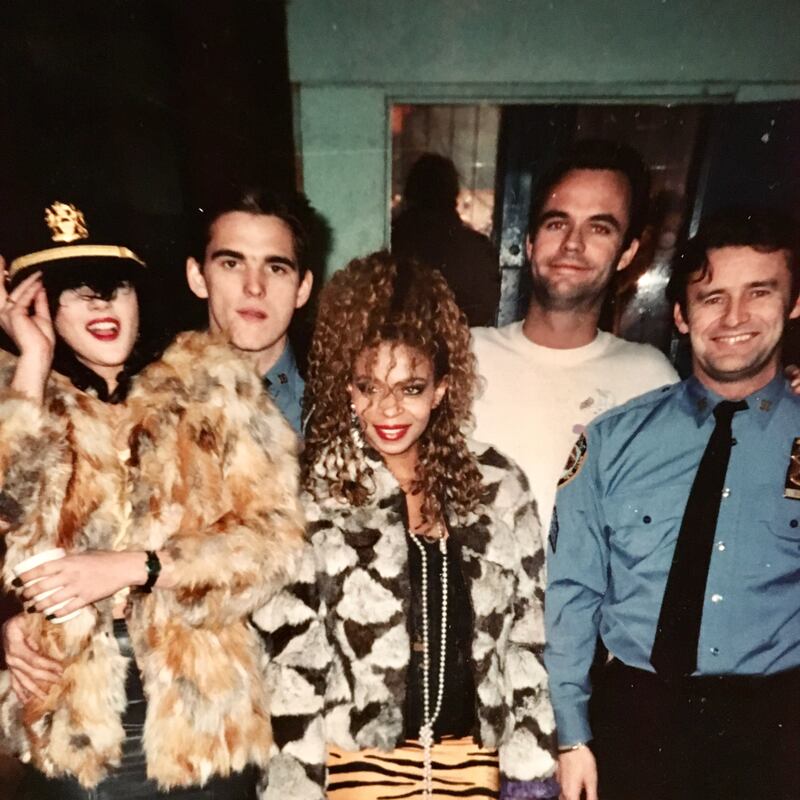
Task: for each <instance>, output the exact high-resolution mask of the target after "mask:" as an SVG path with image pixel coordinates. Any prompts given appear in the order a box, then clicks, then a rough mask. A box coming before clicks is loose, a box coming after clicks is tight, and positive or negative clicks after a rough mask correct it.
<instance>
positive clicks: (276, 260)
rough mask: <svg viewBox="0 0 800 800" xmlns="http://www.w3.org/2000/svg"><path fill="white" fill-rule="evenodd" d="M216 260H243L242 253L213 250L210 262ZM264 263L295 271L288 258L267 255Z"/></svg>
mask: <svg viewBox="0 0 800 800" xmlns="http://www.w3.org/2000/svg"><path fill="white" fill-rule="evenodd" d="M217 258H233V259H235V260H236V261H244V260H245V256H244V253H240V252H239V251H238V250H228V249H225V248H223V249H221V250H215V251H214V252H213V253H212V254H211V261H214V260H215V259H217ZM264 261H266V262H267V263H268V264H283V265H284V266H286V267H289V269H293V270H296V269H297V263H296V262H295V261H294V260H293V259H291V258H289V257H288V256H279V255H269V256H266V257H265V258H264Z"/></svg>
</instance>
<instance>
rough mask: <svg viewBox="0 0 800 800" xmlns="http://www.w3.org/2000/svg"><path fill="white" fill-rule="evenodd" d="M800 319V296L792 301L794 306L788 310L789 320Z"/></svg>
mask: <svg viewBox="0 0 800 800" xmlns="http://www.w3.org/2000/svg"><path fill="white" fill-rule="evenodd" d="M798 317H800V295H798V296H797V300H795V301H794V305H793V306H792V308H791V309H790V310H789V319H797V318H798Z"/></svg>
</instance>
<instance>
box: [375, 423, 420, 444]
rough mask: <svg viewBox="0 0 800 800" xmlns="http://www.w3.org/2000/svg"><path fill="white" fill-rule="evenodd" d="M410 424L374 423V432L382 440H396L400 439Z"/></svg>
mask: <svg viewBox="0 0 800 800" xmlns="http://www.w3.org/2000/svg"><path fill="white" fill-rule="evenodd" d="M410 427H411V426H410V425H375V426H374V428H375V433H377V434H378V436H380V438H381V439H383V441H384V442H398V441H400V439H402V438H403V437H404V436H405V435H406V433H408V429H409V428H410Z"/></svg>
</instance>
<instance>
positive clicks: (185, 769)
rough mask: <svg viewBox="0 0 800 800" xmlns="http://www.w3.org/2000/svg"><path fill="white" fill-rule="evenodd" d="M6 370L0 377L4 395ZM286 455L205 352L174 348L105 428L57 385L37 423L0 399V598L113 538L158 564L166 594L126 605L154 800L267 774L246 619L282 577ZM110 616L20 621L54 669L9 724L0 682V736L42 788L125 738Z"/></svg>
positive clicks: (104, 608) (9, 698)
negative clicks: (47, 687)
mask: <svg viewBox="0 0 800 800" xmlns="http://www.w3.org/2000/svg"><path fill="white" fill-rule="evenodd" d="M9 358H10V357H9ZM9 358H5V359H4V360H3V362H2V364H0V385H2V386H6V387H7V386H8V385H9V382H10V378H11V375H12V374H13V362H10V361H9ZM295 449H296V444H295V437H294V434H293V433H292V431H291V430H290V428H289V426H288V425H287V424H286V423H285V421H284V420H283V417H282V416H281V415H280V413H279V412H278V411H277V410H276V409H275V407H274V406H273V405H272V403H271V401H270V400H269V399H268V398H267V397H266V394H265V393H264V391H263V387H262V385H261V382H260V380H259V379H258V376H257V375H256V374H255V373H254V371H253V369H252V366H251V365H249V364H247V363H246V362H245V361H243V360H242V359H241V358H240V357H239V356H237V355H236V353H235V352H234V351H233V350H232V349H231V348H230V347H228V346H227V345H225V344H223V343H220V342H218V341H215V340H213V339H212V338H211V337H209V336H208V335H207V334H200V333H189V334H182V335H181V336H179V337H178V339H177V340H176V342H175V343H174V344H173V345H172V346H171V347H170V348H169V349H168V350H167V351H166V353H165V354H164V356H163V358H162V359H161V360H160V361H158V362H156V363H155V364H153V365H151V366H150V367H148V368H147V369H146V370H145V371H144V372H143V373H141V374H140V375H139V376H138V378H137V379H136V380H135V382H134V386H133V388H132V390H131V392H130V394H129V396H128V399H127V400H126V403H125V407H124V408H123V409H122V411H121V412H119V411H116V410H115V409H114V407H112V406H107V405H106V404H104V403H102V402H100V401H99V400H98V399H97V398H95V397H94V396H92V395H90V394H87V393H84V392H81V391H78V390H77V389H75V388H74V387H73V386H72V384H70V383H69V382H68V381H66V379H63V378H62V377H61V376H59V375H53V376H52V378H51V379H50V381H49V385H48V388H47V394H46V400H45V406H44V408H42V409H39V408H38V407H37V406H35V405H34V404H33V403H31V402H30V401H28V400H26V399H25V398H23V397H21V396H19V395H15V394H14V393H13V392H12V391H10V390H9V389H4V390H2V391H0V486H1V487H2V490H1V491H0V516H2V519H3V521H4V522H5V523H6V525H9V526H10V530H9V532H8V533H7V534H6V542H7V555H6V559H5V563H4V565H3V579H4V582H5V584H6V586H7V587H8V585H9V583H10V580H11V579H12V577H13V575H12V572H11V568H12V567H13V566H14V565H15V564H16V563H19V562H20V561H22V560H23V559H25V558H27V557H28V556H30V555H32V554H34V553H36V552H39V551H42V550H46V549H50V548H52V547H56V546H60V547H64V548H66V549H67V550H70V551H81V550H86V549H111V548H112V547H113V546H114V542H115V540H116V539H117V538H118V535H119V533H120V529H121V527H122V526H126V525H127V535H126V536H125V538H124V540H123V542H122V543H121V544H119V545H118V546H119V547H121V548H125V549H131V550H145V549H147V550H156V549H166V550H167V551H168V552H169V553H170V555H171V557H172V558H173V559H174V562H175V573H174V574H175V581H176V585H175V587H174V589H171V590H167V589H163V590H159V589H154V590H153V592H152V594H148V595H143V594H136V593H132V594H131V595H130V600H129V604H128V624H129V630H130V633H131V638H132V641H133V645H134V651H135V655H136V661H137V663H138V665H139V668H140V670H141V673H142V679H143V683H144V689H145V693H146V696H147V700H148V707H147V719H146V724H145V733H144V750H145V754H146V757H147V768H148V774H149V776H150V777H152V778H155V779H156V780H157V781H158V783H159V784H160V786H161V787H165V788H166V787H171V786H181V785H190V784H196V783H202V782H204V781H205V780H206V779H208V777H209V776H210V775H212V774H220V775H225V774H228V773H229V772H231V771H235V770H240V769H242V768H243V767H244V766H245V765H246V764H248V763H255V764H258V765H261V766H263V765H265V764H266V762H267V760H268V757H269V753H270V750H271V748H272V746H273V745H272V733H271V725H270V718H269V713H268V708H269V698H268V696H267V695H268V692H267V688H266V684H265V680H264V674H265V671H266V656H265V652H264V648H263V645H262V642H261V637H260V636H259V635H258V633H257V632H256V631H255V629H254V628H253V626H252V625H251V623H250V622H249V621H248V615H249V614H250V613H251V612H252V611H253V610H254V609H256V608H258V607H259V606H261V605H262V604H263V603H265V602H266V601H267V600H269V599H270V598H271V597H272V596H273V595H274V594H275V593H276V592H278V591H279V590H280V589H281V588H282V587H283V586H284V585H285V584H286V583H287V581H288V577H289V576H290V575H293V574H294V571H295V569H296V565H297V560H298V554H299V552H300V550H301V546H302V538H303V516H302V512H301V508H300V505H299V501H298V497H297V464H296V458H295ZM126 498H127V500H128V501H129V503H128V504H127V507H126V502H125V500H126ZM111 605H112V602H111V600H110V599H109V600H105V601H101V602H99V603H97V604H96V605H95V606H94V607H92V608H91V610H90V611H88V612H83V613H82V614H81V615H80V616H79V617H77V618H75V619H74V620H72V621H69V622H66V623H65V624H62V625H53V624H51V623H49V622H46V621H45V620H44V619H43V617H42V616H41V615H40V614H33V615H30V616H28V617H26V624H27V625H28V628H29V633H30V635H32V636H34V637H35V638H37V639H38V640H39V641H40V642H41V645H42V648H43V650H44V652H45V653H50V654H53V655H54V656H55V657H57V658H59V659H60V660H62V662H63V663H64V664H65V670H64V674H63V679H62V681H61V682H60V683H59V684H58V685H56V686H55V687H54V688H53V689H51V691H50V692H49V694H48V696H47V699H46V700H45V701H44V702H43V703H40V702H38V701H33V702H31V703H29V704H28V705H27V706H26V707H25V708H24V709H22V708H20V706H19V704H18V703H17V701H16V698H15V695H14V693H13V692H11V691H9V686H8V683H9V682H8V678H7V673H3V676H2V677H0V695H1V696H2V700H0V723H1V725H2V731H0V735H2V736H3V737H4V738H5V739H6V740H7V743H8V742H9V741H10V743H11V747H12V749H14V750H16V751H17V752H18V753H20V754H21V755H22V756H23V757H25V758H30V759H31V760H32V762H33V763H34V764H35V765H36V766H37V767H38V768H39V769H41V770H42V771H43V772H45V773H46V774H48V775H58V774H64V773H66V774H71V775H74V776H76V777H77V778H78V779H79V780H80V781H81V782H82V783H83V784H84V785H86V786H91V785H93V784H95V783H97V782H98V781H99V780H100V779H102V778H103V776H104V775H105V774H106V773H107V771H108V770H109V769H110V768H111V767H113V766H114V765H115V764H117V763H118V762H119V758H120V745H121V742H122V740H123V736H124V733H123V729H122V725H121V722H120V714H121V712H122V711H123V709H124V707H125V674H126V668H127V664H126V661H125V659H124V658H123V657H122V656H121V655H120V653H119V651H118V647H117V645H116V640H115V639H114V636H113V634H112V633H111V628H112V618H111Z"/></svg>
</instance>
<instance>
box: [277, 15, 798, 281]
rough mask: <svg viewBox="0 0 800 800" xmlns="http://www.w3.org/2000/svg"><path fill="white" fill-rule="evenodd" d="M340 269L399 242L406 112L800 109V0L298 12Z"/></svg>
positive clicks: (310, 119)
mask: <svg viewBox="0 0 800 800" xmlns="http://www.w3.org/2000/svg"><path fill="white" fill-rule="evenodd" d="M288 41H289V63H290V75H291V80H292V82H293V84H294V85H295V87H296V93H295V97H296V102H297V108H296V116H297V119H298V126H297V138H298V148H299V151H300V157H301V162H302V172H303V181H304V188H305V190H306V192H307V193H308V195H309V197H310V198H311V200H312V202H313V203H314V204H315V205H316V206H317V208H319V210H320V211H321V212H322V213H323V214H324V215H325V216H326V217H327V219H328V221H329V223H330V224H331V227H332V229H333V234H334V246H333V250H332V253H331V258H330V259H329V269H331V270H332V269H336V268H338V267H340V266H342V265H343V264H344V263H345V262H346V261H347V260H348V259H350V258H352V257H353V256H356V255H361V254H363V253H366V252H368V251H370V250H373V249H376V248H378V247H381V246H383V245H384V244H385V243H386V242H387V241H388V214H387V197H388V192H387V181H388V164H389V153H388V145H389V141H390V137H389V132H388V119H387V108H388V106H389V105H390V104H391V102H393V101H398V100H404V101H413V100H421V101H430V102H433V101H454V102H458V101H463V102H475V101H479V100H486V101H490V102H491V101H503V102H528V101H535V100H553V99H559V98H563V99H569V100H571V101H573V102H574V101H576V100H577V101H580V100H587V101H591V100H600V99H603V100H609V99H613V100H619V101H623V102H624V100H625V99H629V100H632V99H635V98H642V99H643V98H648V99H651V98H658V99H663V100H664V101H665V102H667V101H669V100H670V99H687V98H696V99H702V98H707V97H717V98H727V99H731V100H736V101H747V100H759V99H764V100H767V99H788V98H800V46H798V41H800V2H798V1H797V0H761V2H758V3H755V2H751V1H750V0H695V1H694V2H691V0H553V2H548V1H546V0H484V2H478V1H477V0H438V2H437V0H289V2H288Z"/></svg>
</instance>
